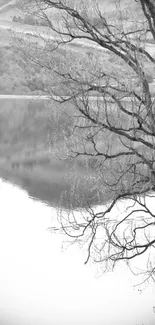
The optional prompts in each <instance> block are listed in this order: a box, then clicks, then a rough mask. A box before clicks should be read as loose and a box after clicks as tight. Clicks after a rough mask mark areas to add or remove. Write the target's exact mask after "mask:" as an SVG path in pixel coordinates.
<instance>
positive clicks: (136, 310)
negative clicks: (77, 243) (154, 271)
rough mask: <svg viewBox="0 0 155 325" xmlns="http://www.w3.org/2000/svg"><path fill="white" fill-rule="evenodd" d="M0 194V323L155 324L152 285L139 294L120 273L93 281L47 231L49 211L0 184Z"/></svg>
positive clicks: (78, 256) (91, 272) (76, 256)
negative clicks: (62, 250)
mask: <svg viewBox="0 0 155 325" xmlns="http://www.w3.org/2000/svg"><path fill="white" fill-rule="evenodd" d="M0 193H1V194H0V195H1V201H0V202H1V211H0V325H49V324H51V325H58V324H60V325H64V324H66V325H71V324H72V325H76V324H77V325H87V324H89V325H153V324H155V314H154V313H153V305H155V288H153V286H150V287H147V288H146V289H145V290H144V291H143V292H142V293H140V291H138V288H135V289H134V288H133V286H132V285H131V280H132V277H131V276H130V274H129V273H128V272H127V271H126V270H125V271H124V269H121V270H118V271H117V272H113V273H110V274H106V275H104V276H102V277H100V278H96V277H95V274H96V272H95V268H91V267H90V266H84V256H83V255H82V253H81V252H80V251H79V249H78V248H77V247H74V246H72V247H71V248H70V249H68V250H67V251H65V253H61V249H60V248H61V241H60V239H59V237H55V236H54V235H52V234H51V233H49V232H47V230H46V229H47V227H48V226H50V221H51V217H52V216H54V214H55V211H54V210H53V209H51V208H49V207H46V206H44V205H43V204H42V203H38V202H35V201H33V200H32V199H30V198H28V195H27V193H26V192H25V191H21V190H19V189H18V188H15V187H13V186H12V185H9V184H7V183H4V182H2V181H0ZM135 280H136V281H137V282H138V279H137V278H136V279H135ZM136 281H135V282H136Z"/></svg>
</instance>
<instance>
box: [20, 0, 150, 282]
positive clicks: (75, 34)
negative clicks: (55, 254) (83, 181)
mask: <svg viewBox="0 0 155 325" xmlns="http://www.w3.org/2000/svg"><path fill="white" fill-rule="evenodd" d="M108 3H109V2H108ZM34 4H35V5H34V6H33V8H32V7H31V10H32V11H33V14H34V15H38V16H39V17H40V18H41V19H42V20H44V21H46V23H47V26H48V27H47V28H48V29H47V30H48V37H45V34H44V35H43V34H42V35H40V36H39V37H40V39H42V40H43V41H44V44H43V47H42V50H41V48H40V46H39V47H38V49H37V47H36V44H35V45H34V47H33V46H31V51H30V49H28V51H26V50H25V42H24V43H23V51H25V52H26V53H27V57H28V58H29V59H30V60H31V61H33V62H34V63H35V64H39V65H40V66H41V67H42V68H43V69H44V71H45V72H46V73H45V75H46V77H45V84H46V92H47V93H48V94H49V95H50V96H51V97H52V98H53V99H54V100H55V101H59V102H60V103H61V106H62V107H63V104H64V103H68V105H69V103H71V104H72V107H74V109H73V108H72V109H66V105H65V108H64V110H65V113H66V114H67V115H68V118H70V119H71V123H70V126H69V131H68V134H67V135H66V136H64V142H65V144H66V150H68V151H67V157H68V156H70V157H72V159H74V160H77V161H85V163H86V164H87V165H88V168H91V169H92V170H93V177H94V178H93V180H91V181H92V182H90V179H89V182H90V184H91V186H92V188H94V187H95V189H96V192H95V193H96V194H95V195H98V198H99V199H98V207H97V208H96V207H93V206H91V203H90V202H89V205H88V206H86V208H85V210H86V211H85V213H83V214H82V212H81V213H77V212H75V211H71V210H69V212H68V213H67V212H65V213H64V212H62V210H61V213H60V215H59V227H58V228H59V230H60V229H61V230H63V231H64V232H65V233H66V234H67V235H69V236H70V237H71V238H72V239H73V240H75V241H79V242H82V243H84V244H85V247H86V248H87V258H86V262H88V260H89V259H90V258H91V259H93V260H94V261H95V262H97V263H101V264H102V265H105V269H106V270H107V269H109V268H111V267H112V268H113V267H114V266H115V264H116V262H118V261H120V260H124V261H126V262H127V263H129V262H131V261H132V260H133V259H135V258H136V257H138V256H140V255H142V254H144V253H146V252H148V251H149V252H150V259H149V260H148V264H147V266H148V268H147V271H146V272H147V275H148V277H150V276H151V277H153V276H154V275H155V263H153V262H154V261H153V253H154V251H153V250H154V248H155V230H154V229H155V210H154V208H153V207H152V205H151V204H152V203H151V202H154V200H155V196H154V189H155V104H154V92H153V83H152V82H153V73H154V71H155V70H154V69H155V57H154V54H152V53H151V52H150V51H149V47H150V48H151V47H152V49H153V52H154V51H155V47H154V42H155V3H154V1H153V0H139V1H133V2H130V7H129V8H128V6H127V5H126V6H123V1H119V2H116V3H115V5H113V9H111V10H113V12H111V10H109V11H108V4H107V5H106V1H105V6H104V8H103V7H101V6H100V5H99V4H98V2H97V1H96V2H95V1H93V2H92V1H89V3H88V1H87V2H86V1H69V0H59V1H58V0H55V1H50V0H41V1H38V0H36V1H34ZM132 7H133V10H132ZM29 10H30V8H29ZM53 11H54V14H55V16H53ZM137 12H138V15H137V14H136V13H137ZM53 17H57V18H56V19H54V18H53ZM58 18H59V19H58ZM52 35H54V39H52ZM46 36H47V34H46ZM67 46H68V50H66V49H67ZM80 47H83V51H82V50H81V49H80V50H79V48H80ZM21 48H22V46H21ZM63 49H64V50H66V52H64V53H67V54H64V56H63V57H62V55H60V50H61V51H63ZM55 80H56V81H57V82H56V85H55V83H54V82H55ZM62 110H63V108H62ZM62 131H63V135H64V134H65V133H64V130H62ZM101 197H102V199H101ZM103 198H104V200H103ZM120 202H121V204H123V205H124V213H123V214H122V213H121V212H120V210H119V209H118V206H119V204H120ZM103 203H105V205H104V206H103Z"/></svg>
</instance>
